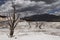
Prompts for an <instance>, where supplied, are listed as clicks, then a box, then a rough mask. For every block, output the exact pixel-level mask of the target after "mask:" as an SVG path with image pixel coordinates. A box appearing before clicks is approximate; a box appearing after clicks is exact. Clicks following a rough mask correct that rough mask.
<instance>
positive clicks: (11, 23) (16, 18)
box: [8, 2, 20, 37]
mask: <svg viewBox="0 0 60 40" xmlns="http://www.w3.org/2000/svg"><path fill="white" fill-rule="evenodd" d="M12 8H13V9H14V10H13V13H12V15H10V14H9V17H8V20H9V21H8V25H9V27H10V37H13V34H14V29H15V27H16V26H17V24H18V22H19V20H20V19H19V15H17V14H16V12H15V11H16V8H15V5H14V3H13V2H12Z"/></svg>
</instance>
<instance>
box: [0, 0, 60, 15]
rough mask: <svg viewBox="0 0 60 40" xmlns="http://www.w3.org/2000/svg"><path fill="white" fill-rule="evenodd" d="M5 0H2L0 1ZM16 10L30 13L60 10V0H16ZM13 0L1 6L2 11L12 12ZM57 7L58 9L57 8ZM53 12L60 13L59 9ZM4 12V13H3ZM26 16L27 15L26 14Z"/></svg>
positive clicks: (0, 10) (8, 0)
mask: <svg viewBox="0 0 60 40" xmlns="http://www.w3.org/2000/svg"><path fill="white" fill-rule="evenodd" d="M2 2H5V0H0V3H2ZM14 2H15V5H16V11H17V12H18V13H21V14H22V13H23V14H22V15H25V14H26V13H29V14H28V15H30V14H31V15H34V14H44V13H46V12H49V13H51V10H53V11H54V10H55V11H56V9H57V10H58V9H59V8H60V0H15V1H14ZM11 5H12V4H11V0H7V1H6V2H5V3H3V4H2V5H1V6H0V12H12V10H13V8H12V7H11ZM55 8H56V9H55ZM55 11H54V12H53V13H54V14H55V13H57V14H59V12H58V11H56V12H55ZM2 14H3V13H2ZM25 16H26V15H25Z"/></svg>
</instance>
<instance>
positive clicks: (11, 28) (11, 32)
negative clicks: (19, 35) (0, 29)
mask: <svg viewBox="0 0 60 40" xmlns="http://www.w3.org/2000/svg"><path fill="white" fill-rule="evenodd" d="M13 34H14V28H13V27H10V37H13Z"/></svg>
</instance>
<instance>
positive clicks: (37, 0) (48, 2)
mask: <svg viewBox="0 0 60 40" xmlns="http://www.w3.org/2000/svg"><path fill="white" fill-rule="evenodd" d="M31 1H36V2H39V1H45V2H46V3H47V4H51V3H53V2H56V1H57V0H31Z"/></svg>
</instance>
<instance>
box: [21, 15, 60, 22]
mask: <svg viewBox="0 0 60 40" xmlns="http://www.w3.org/2000/svg"><path fill="white" fill-rule="evenodd" d="M22 19H23V20H26V21H46V22H60V16H56V15H51V14H41V15H33V16H29V17H24V18H22Z"/></svg>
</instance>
